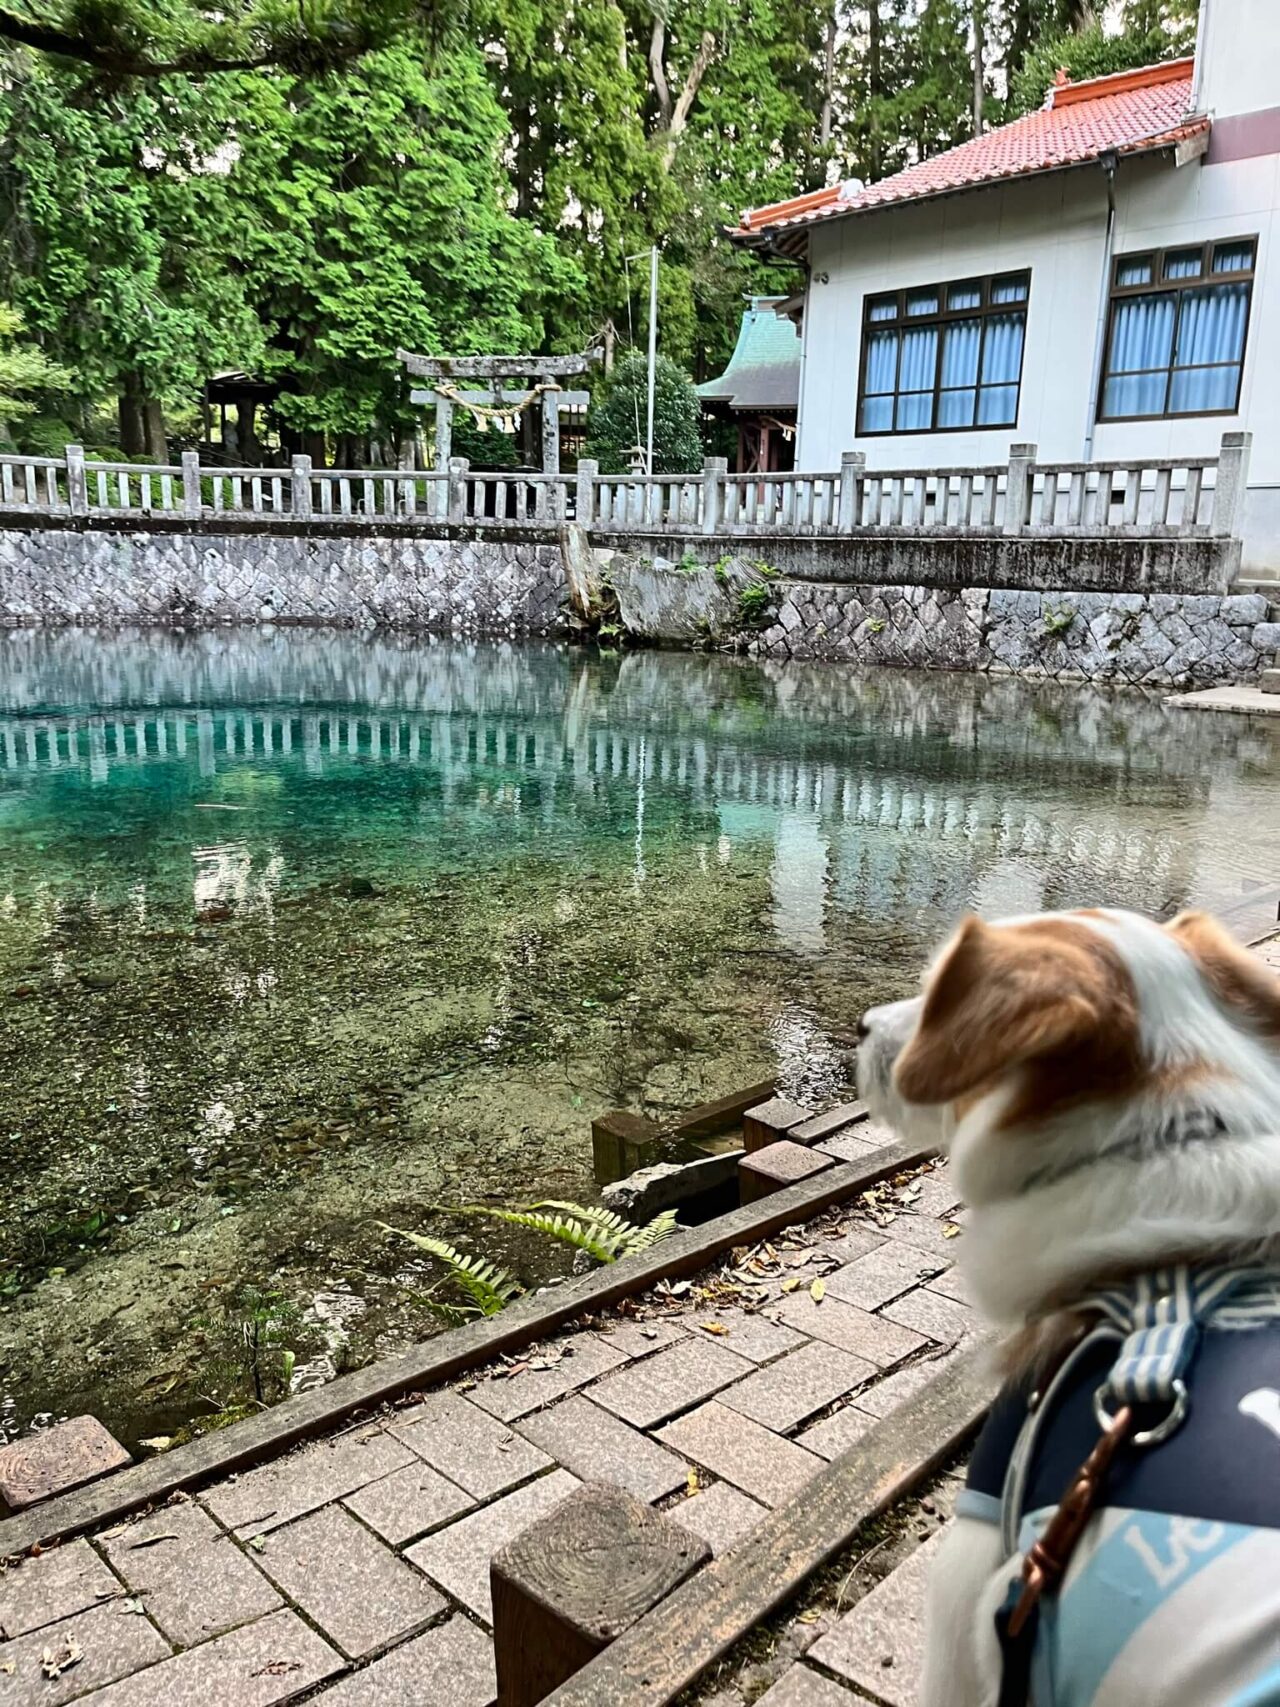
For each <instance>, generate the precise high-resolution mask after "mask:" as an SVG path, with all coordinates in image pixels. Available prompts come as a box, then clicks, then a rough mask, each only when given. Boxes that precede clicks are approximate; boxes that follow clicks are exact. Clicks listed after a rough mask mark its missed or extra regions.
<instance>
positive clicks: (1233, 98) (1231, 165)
mask: <svg viewBox="0 0 1280 1707" xmlns="http://www.w3.org/2000/svg"><path fill="white" fill-rule="evenodd" d="M1277 66H1280V0H1201V21H1200V36H1199V42H1198V46H1197V51H1196V55H1195V58H1194V60H1192V59H1184V60H1179V61H1176V62H1173V63H1171V64H1164V65H1156V66H1150V67H1147V68H1145V69H1143V70H1141V71H1130V72H1123V73H1120V74H1119V75H1116V76H1112V77H1101V78H1095V79H1093V80H1092V81H1089V82H1081V83H1074V84H1073V83H1065V84H1063V85H1060V86H1058V87H1055V88H1054V89H1053V90H1052V91H1051V92H1050V94H1049V96H1048V98H1047V100H1046V103H1045V106H1044V108H1043V110H1041V111H1039V112H1036V113H1033V114H1030V115H1028V116H1027V117H1026V118H1023V119H1019V120H1017V121H1015V122H1014V123H1013V124H1009V125H1005V126H1003V127H1001V128H1000V129H998V130H993V131H989V132H987V133H986V134H984V135H983V136H980V137H977V138H975V139H974V140H973V141H972V142H968V143H964V144H963V145H961V146H960V147H959V148H954V149H951V150H950V151H948V152H947V153H945V154H941V155H938V156H935V157H934V158H933V159H930V160H926V161H922V162H921V163H920V164H918V165H916V166H912V167H909V168H908V169H907V170H906V171H904V172H900V173H898V174H897V175H896V176H894V177H892V178H887V179H884V180H883V181H881V182H880V183H877V184H871V185H867V186H865V187H863V186H861V185H859V184H857V183H856V182H854V183H849V184H843V185H838V186H835V187H833V188H830V189H824V190H818V191H815V192H814V193H812V194H810V195H806V196H800V197H797V198H796V199H794V200H793V201H790V202H783V203H779V204H778V205H776V206H773V207H766V208H757V209H755V210H753V211H752V212H750V213H747V214H744V216H743V220H742V225H741V227H740V229H739V230H738V231H736V232H734V233H733V237H734V240H735V241H736V242H738V243H740V244H742V245H743V246H745V247H751V248H755V249H760V250H764V251H767V252H772V253H775V254H783V255H787V256H790V257H793V258H795V259H799V260H802V261H804V262H805V263H806V264H807V267H808V281H807V286H806V291H805V306H804V321H803V334H804V341H803V365H802V373H801V384H800V402H799V423H798V445H797V456H796V466H797V468H799V469H807V470H814V471H817V470H826V469H833V468H836V467H838V466H839V463H840V456H841V453H842V452H843V451H845V450H859V451H862V452H864V453H865V455H866V458H867V465H868V467H869V468H870V469H872V470H874V469H876V468H938V469H942V468H947V467H959V466H965V465H975V464H996V463H1001V462H1004V461H1005V460H1006V459H1007V457H1008V454H1009V447H1010V445H1011V443H1013V442H1014V441H1018V442H1030V443H1033V444H1035V445H1037V446H1038V449H1039V455H1040V457H1041V459H1043V460H1047V461H1055V462H1058V461H1078V462H1086V461H1087V462H1093V461H1100V462H1106V461H1110V460H1113V459H1114V460H1117V461H1122V460H1124V459H1126V458H1130V459H1132V458H1154V457H1177V456H1209V455H1213V454H1214V453H1215V452H1216V451H1217V448H1218V445H1219V442H1220V440H1221V437H1222V434H1223V433H1224V432H1233V431H1241V430H1244V431H1248V432H1251V433H1252V435H1253V445H1252V454H1251V459H1250V472H1249V489H1248V496H1247V501H1246V507H1245V545H1244V564H1245V569H1246V572H1249V571H1252V572H1254V573H1270V574H1276V573H1280V247H1278V246H1277V245H1278V244H1280V221H1278V220H1277V209H1278V208H1280V104H1277V102H1278V101H1280V83H1278V82H1277V71H1276V68H1277Z"/></svg>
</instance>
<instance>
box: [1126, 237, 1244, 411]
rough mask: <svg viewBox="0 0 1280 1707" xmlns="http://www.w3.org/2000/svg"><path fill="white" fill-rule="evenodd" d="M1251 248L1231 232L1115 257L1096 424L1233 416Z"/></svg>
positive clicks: (1237, 399) (1241, 364)
mask: <svg viewBox="0 0 1280 1707" xmlns="http://www.w3.org/2000/svg"><path fill="white" fill-rule="evenodd" d="M1257 248H1258V244H1257V239H1256V238H1254V237H1235V238H1231V239H1230V240H1229V241H1227V242H1221V243H1197V244H1194V245H1191V246H1189V247H1186V248H1178V249H1147V250H1144V251H1143V252H1142V253H1141V254H1135V255H1120V256H1118V257H1117V258H1116V261H1115V263H1114V267H1113V271H1112V274H1111V323H1110V326H1109V328H1108V332H1107V353H1106V361H1105V364H1104V366H1103V370H1102V391H1101V395H1100V398H1099V404H1098V418H1099V420H1102V421H1149V420H1155V419H1159V418H1162V417H1164V416H1169V415H1233V414H1234V413H1235V412H1236V410H1237V408H1238V407H1239V403H1240V382H1241V378H1242V376H1243V374H1244V347H1245V339H1246V336H1247V334H1248V330H1249V308H1250V304H1251V301H1252V298H1253V273H1254V262H1255V259H1256V257H1257Z"/></svg>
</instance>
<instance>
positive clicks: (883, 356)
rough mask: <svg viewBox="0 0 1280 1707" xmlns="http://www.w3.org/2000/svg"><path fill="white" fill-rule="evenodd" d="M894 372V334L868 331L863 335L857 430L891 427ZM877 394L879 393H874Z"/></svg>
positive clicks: (868, 430)
mask: <svg viewBox="0 0 1280 1707" xmlns="http://www.w3.org/2000/svg"><path fill="white" fill-rule="evenodd" d="M897 374H898V334H897V333H896V332H872V333H871V334H870V335H869V337H868V338H867V372H866V380H865V383H864V386H863V391H864V396H863V401H862V420H861V423H860V427H861V431H862V432H864V433H887V432H889V431H890V430H891V428H892V427H893V391H894V383H895V381H896V379H897ZM877 393H879V395H876V394H877Z"/></svg>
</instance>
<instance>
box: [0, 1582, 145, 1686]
mask: <svg viewBox="0 0 1280 1707" xmlns="http://www.w3.org/2000/svg"><path fill="white" fill-rule="evenodd" d="M72 1643H74V1644H75V1646H76V1648H78V1649H79V1651H80V1656H81V1657H80V1659H78V1660H77V1661H76V1663H75V1664H74V1665H72V1666H69V1667H68V1669H67V1670H66V1671H64V1672H63V1673H62V1675H61V1677H58V1678H56V1679H54V1680H52V1681H48V1680H46V1678H45V1675H44V1671H43V1669H42V1663H41V1662H42V1660H43V1656H44V1652H45V1649H46V1648H47V1649H49V1650H50V1651H51V1652H52V1653H54V1654H55V1655H56V1654H57V1653H58V1652H59V1651H65V1650H68V1649H69V1647H70V1645H71V1644H72ZM171 1652H172V1649H171V1648H170V1647H169V1644H168V1643H167V1642H166V1641H165V1640H164V1639H163V1638H162V1637H161V1636H160V1635H159V1634H158V1633H157V1631H156V1630H155V1629H154V1628H153V1626H152V1625H151V1624H150V1623H149V1622H148V1620H147V1619H146V1618H145V1617H143V1615H142V1614H141V1613H139V1612H137V1611H131V1610H130V1609H129V1608H128V1607H127V1606H126V1605H125V1603H124V1601H123V1600H110V1601H107V1602H106V1603H105V1604H104V1605H102V1606H97V1607H95V1608H94V1609H93V1611H91V1612H77V1613H76V1614H75V1616H74V1617H72V1618H64V1619H63V1620H62V1622H61V1623H60V1624H55V1625H53V1626H52V1627H49V1626H46V1627H45V1628H44V1629H41V1630H33V1631H31V1633H30V1634H29V1635H26V1636H17V1637H15V1638H14V1640H13V1641H12V1642H6V1643H5V1644H4V1646H3V1647H2V1648H0V1707H61V1704H62V1703H63V1702H64V1701H70V1699H71V1698H72V1696H73V1695H83V1694H85V1693H86V1692H87V1691H88V1690H90V1689H94V1688H96V1687H97V1686H99V1685H102V1684H106V1683H111V1682H113V1681H114V1680H115V1679H116V1678H118V1677H126V1676H128V1674H129V1673H130V1672H134V1671H138V1670H139V1669H140V1668H141V1667H142V1666H149V1665H152V1664H154V1663H155V1661H157V1660H163V1659H167V1658H168V1657H169V1655H170V1653H171ZM9 1667H12V1670H9V1669H8V1668H9ZM94 1699H95V1700H97V1699H98V1697H96V1696H95V1697H94Z"/></svg>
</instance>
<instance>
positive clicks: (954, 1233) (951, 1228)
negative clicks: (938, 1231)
mask: <svg viewBox="0 0 1280 1707" xmlns="http://www.w3.org/2000/svg"><path fill="white" fill-rule="evenodd" d="M959 1234H960V1229H959V1227H957V1226H956V1224H955V1222H954V1221H948V1222H947V1224H946V1226H945V1227H944V1228H943V1229H942V1236H943V1238H944V1239H955V1238H958V1237H959Z"/></svg>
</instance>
